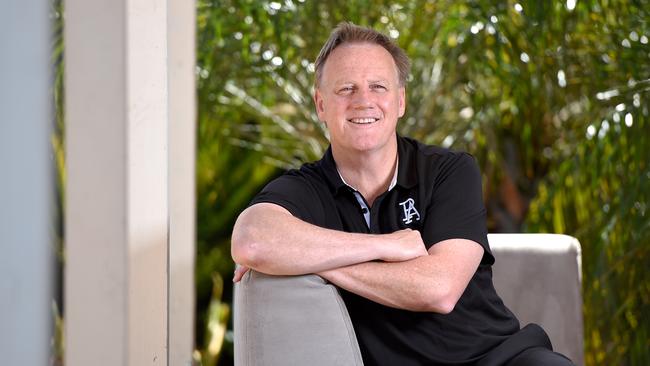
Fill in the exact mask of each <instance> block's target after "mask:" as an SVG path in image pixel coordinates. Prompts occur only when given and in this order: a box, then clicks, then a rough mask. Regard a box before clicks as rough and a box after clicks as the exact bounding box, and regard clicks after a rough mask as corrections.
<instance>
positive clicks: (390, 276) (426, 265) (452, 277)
mask: <svg viewBox="0 0 650 366" xmlns="http://www.w3.org/2000/svg"><path fill="white" fill-rule="evenodd" d="M482 255H483V249H482V247H481V246H480V245H479V244H477V243H475V242H473V241H469V240H464V239H449V240H445V241H442V242H439V243H437V244H436V245H434V246H432V247H431V249H429V255H427V256H422V257H418V258H415V259H412V260H408V261H404V262H395V263H386V262H370V263H361V264H357V265H352V266H347V267H343V268H337V269H333V270H329V271H324V272H321V273H319V274H320V275H321V276H322V277H323V278H325V279H327V280H328V281H330V282H332V283H334V284H335V285H337V286H339V287H341V288H344V289H346V290H348V291H350V292H353V293H355V294H357V295H360V296H363V297H365V298H367V299H370V300H372V301H375V302H378V303H380V304H383V305H386V306H391V307H395V308H399V309H405V310H411V311H429V312H436V313H443V314H446V313H449V312H451V311H452V310H453V308H454V306H455V305H456V302H457V301H458V299H459V298H460V296H461V295H462V293H463V292H464V291H465V288H466V287H467V283H468V282H469V280H470V279H471V278H472V276H473V275H474V273H475V272H476V269H477V267H478V265H479V264H480V260H481V257H482Z"/></svg>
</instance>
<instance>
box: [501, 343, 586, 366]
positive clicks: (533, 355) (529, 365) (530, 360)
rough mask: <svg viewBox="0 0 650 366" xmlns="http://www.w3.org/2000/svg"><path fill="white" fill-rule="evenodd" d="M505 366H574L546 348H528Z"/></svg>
mask: <svg viewBox="0 0 650 366" xmlns="http://www.w3.org/2000/svg"><path fill="white" fill-rule="evenodd" d="M505 366H575V365H574V364H573V362H571V360H569V359H568V358H566V357H564V356H563V355H561V354H559V353H556V352H553V351H551V350H549V349H548V348H544V347H535V348H529V349H527V350H525V351H523V352H521V353H520V354H518V355H516V356H515V357H514V358H512V359H511V360H510V361H508V363H506V365H505Z"/></svg>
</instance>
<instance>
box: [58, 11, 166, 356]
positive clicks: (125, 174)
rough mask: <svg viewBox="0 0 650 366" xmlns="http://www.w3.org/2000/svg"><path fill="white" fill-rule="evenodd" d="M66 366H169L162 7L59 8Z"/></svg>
mask: <svg viewBox="0 0 650 366" xmlns="http://www.w3.org/2000/svg"><path fill="white" fill-rule="evenodd" d="M65 45H66V60H65V62H66V80H65V81H66V146H67V150H66V163H67V189H66V263H65V314H64V315H65V326H66V329H65V330H66V359H65V363H66V366H77V365H110V366H114V365H128V366H136V365H137V366H140V365H166V364H167V330H168V328H167V325H168V323H167V316H168V313H167V312H168V298H167V286H168V281H167V265H168V263H167V261H168V245H167V242H168V228H169V226H168V218H169V215H168V214H169V210H168V167H167V159H168V103H167V100H168V96H167V90H168V89H167V72H168V70H167V2H166V1H157V0H68V1H67V2H66V4H65Z"/></svg>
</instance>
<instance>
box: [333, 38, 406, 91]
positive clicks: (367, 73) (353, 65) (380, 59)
mask: <svg viewBox="0 0 650 366" xmlns="http://www.w3.org/2000/svg"><path fill="white" fill-rule="evenodd" d="M398 78H399V73H398V70H397V65H395V60H393V56H392V55H391V54H390V52H388V51H387V50H386V49H385V48H383V47H382V46H380V45H377V44H372V43H346V44H343V45H341V46H338V47H337V48H335V49H334V50H333V51H332V53H330V55H329V57H328V58H327V61H326V62H325V65H324V67H323V75H322V82H323V83H343V82H350V81H359V80H360V79H363V80H365V79H377V80H386V81H394V82H397V81H398Z"/></svg>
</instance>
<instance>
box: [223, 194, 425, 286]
mask: <svg viewBox="0 0 650 366" xmlns="http://www.w3.org/2000/svg"><path fill="white" fill-rule="evenodd" d="M256 206H257V207H256ZM387 244H390V242H389V241H388V240H387V239H386V237H384V236H383V235H370V234H358V233H346V232H342V231H337V230H329V229H324V228H321V227H318V226H315V225H312V224H309V223H306V222H304V221H302V220H299V219H297V218H295V217H293V216H291V214H289V213H288V211H286V210H284V209H283V208H281V207H279V206H276V205H270V204H259V205H255V206H252V207H250V208H248V209H247V210H246V211H244V212H243V213H242V215H240V217H239V218H238V220H237V222H236V224H235V227H234V228H233V235H232V255H233V259H234V260H235V262H237V263H239V264H242V265H244V266H247V267H250V268H253V269H255V270H257V271H260V272H263V273H267V274H274V275H299V274H306V273H315V272H320V271H324V270H329V269H332V268H338V267H344V266H349V265H352V264H357V263H363V262H367V261H372V260H376V259H386V252H387V250H388V249H387V248H386V247H387ZM415 247H416V246H414V248H415ZM416 254H417V252H416V251H411V253H409V251H408V250H407V251H405V252H404V253H400V255H403V256H404V259H409V258H413V257H415V256H416ZM422 254H423V253H420V254H419V255H422ZM424 254H426V252H425V253H424Z"/></svg>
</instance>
